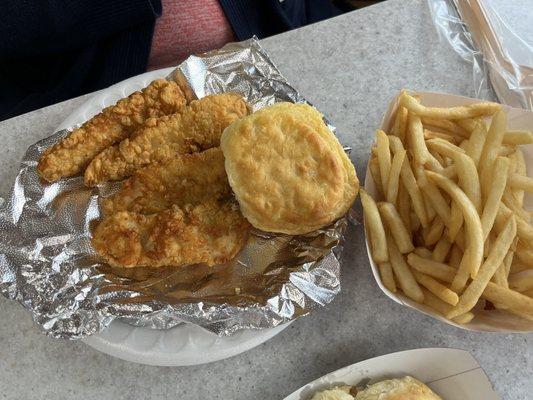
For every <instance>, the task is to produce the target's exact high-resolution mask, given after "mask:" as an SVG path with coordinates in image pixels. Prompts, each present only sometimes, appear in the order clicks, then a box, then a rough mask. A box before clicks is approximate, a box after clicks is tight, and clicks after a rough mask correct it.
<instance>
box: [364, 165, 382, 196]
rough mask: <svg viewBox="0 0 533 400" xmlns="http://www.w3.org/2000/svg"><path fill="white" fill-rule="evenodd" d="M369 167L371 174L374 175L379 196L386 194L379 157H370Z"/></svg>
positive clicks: (373, 178)
mask: <svg viewBox="0 0 533 400" xmlns="http://www.w3.org/2000/svg"><path fill="white" fill-rule="evenodd" d="M368 168H370V174H371V175H372V180H373V181H374V185H375V186H376V190H377V192H378V193H379V197H383V196H384V195H385V191H384V187H383V183H382V182H381V173H380V171H379V162H378V158H377V157H370V161H369V163H368Z"/></svg>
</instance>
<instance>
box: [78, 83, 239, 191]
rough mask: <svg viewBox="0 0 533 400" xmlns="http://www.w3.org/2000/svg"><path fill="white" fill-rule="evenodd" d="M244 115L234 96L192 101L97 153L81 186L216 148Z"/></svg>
mask: <svg viewBox="0 0 533 400" xmlns="http://www.w3.org/2000/svg"><path fill="white" fill-rule="evenodd" d="M247 113H248V107H247V105H246V102H245V101H244V99H243V98H242V97H241V96H240V95H238V94H235V93H226V94H216V95H211V96H206V97H204V98H202V99H200V100H194V101H193V102H191V103H190V104H189V105H188V106H187V107H185V108H184V109H183V110H182V111H181V112H179V113H176V114H174V115H170V116H166V117H162V118H158V119H153V120H150V121H147V123H146V126H145V127H143V128H142V129H140V130H139V131H137V132H135V133H134V134H133V135H132V136H131V137H130V138H129V139H125V140H123V141H122V142H121V143H119V144H118V145H116V146H113V147H110V148H108V149H106V150H104V151H103V152H102V153H100V154H99V155H98V156H97V157H95V159H94V160H93V161H92V162H91V163H90V165H89V166H88V167H87V170H86V171H85V184H86V185H87V186H95V185H97V184H98V183H101V182H105V181H109V180H120V179H124V178H126V177H128V176H130V175H131V174H132V173H133V172H134V171H135V170H137V169H139V168H141V167H143V166H145V165H147V164H150V163H153V162H162V161H166V160H168V159H171V158H173V157H175V156H176V155H179V154H185V153H192V152H196V151H202V150H205V149H209V148H211V147H215V146H218V145H219V144H220V136H221V135H222V132H223V131H224V129H225V128H226V127H228V126H229V125H230V124H231V123H233V122H234V121H236V120H237V119H239V118H241V117H243V116H245V115H246V114H247Z"/></svg>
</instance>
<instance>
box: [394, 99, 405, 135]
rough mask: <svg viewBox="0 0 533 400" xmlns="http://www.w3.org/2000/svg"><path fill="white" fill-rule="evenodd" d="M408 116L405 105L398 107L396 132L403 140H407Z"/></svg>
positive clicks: (395, 123) (395, 124)
mask: <svg viewBox="0 0 533 400" xmlns="http://www.w3.org/2000/svg"><path fill="white" fill-rule="evenodd" d="M407 117H408V114H407V109H406V108H405V107H398V110H397V111H396V119H395V121H394V134H395V135H396V136H398V137H399V138H400V140H401V141H402V142H405V136H406V131H407Z"/></svg>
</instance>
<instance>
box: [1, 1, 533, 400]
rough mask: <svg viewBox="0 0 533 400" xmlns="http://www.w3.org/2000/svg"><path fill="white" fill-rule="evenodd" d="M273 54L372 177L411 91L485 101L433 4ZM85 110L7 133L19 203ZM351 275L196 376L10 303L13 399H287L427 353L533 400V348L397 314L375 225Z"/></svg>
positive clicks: (370, 19) (355, 20)
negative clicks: (44, 325)
mask: <svg viewBox="0 0 533 400" xmlns="http://www.w3.org/2000/svg"><path fill="white" fill-rule="evenodd" d="M262 44H263V45H264V47H265V48H266V49H267V51H268V52H269V53H270V55H271V56H272V58H273V59H274V61H275V62H276V63H277V65H278V66H279V68H280V69H281V71H282V72H283V73H284V74H285V76H286V77H287V78H288V79H289V81H290V82H291V83H293V85H294V86H295V87H297V88H298V89H299V90H300V91H301V92H302V94H303V95H304V96H306V97H307V98H308V99H309V100H310V101H311V102H312V103H314V104H315V105H316V106H317V107H318V108H319V109H320V110H322V111H323V112H325V113H326V114H327V116H328V117H329V118H330V119H331V120H332V121H334V123H335V124H336V125H337V127H338V129H339V132H340V135H341V139H342V140H343V142H344V143H346V144H348V145H350V146H352V148H353V149H354V150H353V152H352V155H351V158H352V160H353V161H354V163H355V165H356V167H357V171H358V174H359V176H360V177H364V175H365V166H366V162H367V159H368V154H369V149H370V143H371V141H372V138H373V131H374V129H375V128H376V127H377V126H378V125H379V123H380V119H381V115H382V113H383V112H384V110H385V107H386V105H387V103H388V102H389V100H390V99H391V97H392V96H393V95H394V94H395V93H396V92H397V91H398V90H400V89H401V88H409V89H414V90H425V91H442V92H450V93H456V94H461V95H470V94H471V92H472V82H471V68H470V66H469V65H466V64H464V63H463V62H462V61H461V60H460V59H459V57H458V56H456V55H455V53H453V51H452V50H451V49H450V48H449V47H448V45H446V44H443V43H440V42H439V40H438V37H437V34H436V32H435V30H434V28H433V26H432V23H431V21H430V18H429V14H428V10H427V6H426V2H425V1H423V0H407V1H406V0H390V1H387V2H385V3H381V4H379V5H377V6H373V7H369V8H366V9H363V10H360V11H356V12H353V13H350V14H347V15H344V16H341V17H338V18H335V19H332V20H329V21H326V22H323V23H319V24H315V25H311V26H308V27H305V28H303V29H299V30H296V31H292V32H289V33H286V34H283V35H279V36H275V37H272V38H269V39H266V40H263V41H262ZM85 100H86V97H85V96H84V97H81V98H77V99H73V100H69V101H66V102H63V103H60V104H56V105H54V106H51V107H47V108H44V109H42V110H38V111H35V112H32V113H29V114H26V115H23V116H20V117H16V118H13V119H10V120H7V121H4V122H1V123H0V138H1V140H2V146H1V147H0V171H1V172H0V174H1V175H0V177H1V178H0V193H2V194H4V195H5V194H7V192H8V191H9V188H10V187H11V185H12V182H13V179H14V177H15V174H16V172H17V168H18V162H19V160H20V158H21V157H22V155H23V154H24V151H25V150H26V148H27V146H28V145H30V144H31V143H33V142H35V141H37V140H38V139H41V138H43V137H45V136H48V135H50V134H51V133H52V132H53V130H54V128H55V127H56V126H58V125H59V123H60V122H61V121H62V120H63V119H64V118H65V117H66V116H68V115H69V114H70V113H71V112H72V111H73V110H74V109H75V108H76V107H78V106H79V105H80V104H81V103H82V102H84V101H85ZM342 271H343V273H342V286H343V289H342V293H341V294H340V295H339V296H338V297H337V298H336V299H335V300H334V301H333V302H332V303H331V304H329V305H328V306H327V307H324V308H323V309H320V310H317V311H316V312H314V313H313V314H311V315H309V316H307V317H304V318H301V319H300V320H298V321H296V322H295V323H293V324H292V325H291V326H290V327H289V328H288V329H286V330H285V331H283V332H282V333H281V334H279V335H278V336H276V337H274V338H273V339H271V340H269V341H268V342H266V343H264V344H262V345H260V346H258V347H256V348H255V349H253V350H250V351H248V352H246V353H244V354H241V355H238V356H236V357H233V358H230V359H227V360H223V361H219V362H216V363H213V364H208V365H200V366H195V367H180V368H165V367H151V366H145V365H138V364H133V363H127V362H125V361H121V360H118V359H115V358H112V357H110V356H107V355H105V354H101V353H98V352H97V351H95V350H93V349H91V348H89V347H88V346H86V345H84V344H83V343H81V342H68V341H60V340H53V339H50V338H47V337H45V336H44V335H43V334H42V333H41V332H40V331H39V329H38V328H37V327H36V326H35V325H34V324H33V323H32V321H31V317H30V315H29V313H28V312H26V311H25V310H24V309H23V308H22V307H21V306H20V305H18V304H16V303H14V302H10V301H7V300H5V299H3V298H1V299H0V320H1V321H2V323H1V324H0V398H5V399H22V398H24V399H28V400H29V399H45V398H46V399H57V400H60V399H68V398H84V399H86V400H96V399H98V400H101V399H113V400H119V399H128V400H130V399H137V398H139V399H141V398H142V399H170V398H176V399H178V398H179V399H208V398H209V399H235V400H238V399H250V398H253V399H282V398H283V397H285V396H286V395H288V394H289V393H291V392H292V391H294V390H296V389H297V388H299V387H300V386H302V385H304V384H305V383H307V382H309V381H311V380H313V379H315V378H318V377H320V376H322V375H324V374H326V373H328V372H331V371H333V370H335V369H338V368H340V367H343V366H346V365H349V364H352V363H355V362H357V361H361V360H364V359H367V358H371V357H375V356H379V355H382V354H387V353H391V352H396V351H400V350H407V349H413V348H418V347H453V348H461V349H465V350H468V351H470V352H471V353H472V354H473V355H474V357H476V359H477V360H478V361H479V362H480V364H481V365H482V366H483V368H484V369H485V371H486V372H487V374H488V376H489V378H490V379H491V381H492V383H493V384H494V387H495V389H496V390H497V391H498V393H499V394H500V395H501V397H502V399H509V400H526V399H530V398H531V393H532V392H533V379H532V378H531V372H532V371H533V335H531V334H488V333H485V334H481V333H471V332H466V331H463V330H460V329H456V328H454V327H452V326H447V325H445V324H443V323H440V322H438V321H436V320H433V319H431V318H429V317H426V316H424V315H422V314H420V313H418V312H416V311H414V310H411V309H408V308H404V307H401V306H400V305H398V304H396V303H394V302H393V301H391V300H390V299H388V298H387V297H386V296H385V295H384V294H382V293H381V291H380V290H379V288H378V287H377V285H376V283H375V282H374V279H373V277H372V274H371V272H370V266H369V263H368V260H367V255H366V250H365V246H364V235H363V229H362V227H361V226H357V227H351V228H350V229H349V231H348V240H347V246H346V257H345V261H344V263H343V270H342ZM480 400H482V399H480Z"/></svg>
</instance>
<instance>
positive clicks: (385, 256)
mask: <svg viewBox="0 0 533 400" xmlns="http://www.w3.org/2000/svg"><path fill="white" fill-rule="evenodd" d="M359 195H360V196H361V204H362V205H363V214H364V216H365V226H366V227H367V228H368V233H369V235H370V247H371V249H372V257H373V259H374V261H375V262H376V263H383V262H387V261H388V260H389V251H388V249H387V240H386V236H385V229H384V228H383V222H382V221H381V216H380V214H379V211H378V207H377V205H376V202H375V201H374V199H373V198H372V197H371V196H370V195H369V194H368V193H367V192H366V191H365V190H363V189H361V190H360V191H359Z"/></svg>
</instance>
